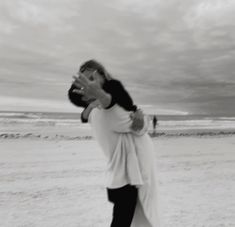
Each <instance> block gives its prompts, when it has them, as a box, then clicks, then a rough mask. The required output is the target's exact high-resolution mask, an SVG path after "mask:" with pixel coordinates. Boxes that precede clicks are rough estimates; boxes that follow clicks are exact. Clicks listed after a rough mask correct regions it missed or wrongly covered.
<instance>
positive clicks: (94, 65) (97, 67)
mask: <svg viewBox="0 0 235 227" xmlns="http://www.w3.org/2000/svg"><path fill="white" fill-rule="evenodd" d="M79 72H80V73H82V74H84V75H85V76H86V77H88V78H89V79H91V80H92V79H93V76H94V72H96V73H95V75H96V76H98V79H99V80H100V82H101V84H104V83H105V82H106V81H108V80H111V79H112V78H111V76H110V74H109V73H108V72H107V71H106V69H105V68H104V66H103V65H102V64H101V63H99V62H97V61H96V60H93V59H92V60H89V61H86V62H84V63H83V64H82V65H81V66H80V69H79Z"/></svg>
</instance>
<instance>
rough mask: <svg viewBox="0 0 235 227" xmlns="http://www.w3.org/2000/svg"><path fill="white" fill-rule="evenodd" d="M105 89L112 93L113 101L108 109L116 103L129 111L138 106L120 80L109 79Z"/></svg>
mask: <svg viewBox="0 0 235 227" xmlns="http://www.w3.org/2000/svg"><path fill="white" fill-rule="evenodd" d="M103 89H104V91H106V92H107V93H109V94H110V95H111V98H112V99H111V103H110V105H109V106H108V107H106V109H109V108H111V107H112V106H114V105H115V104H118V105H119V106H121V107H122V108H123V109H125V110H127V111H136V110H137V106H136V105H134V104H133V100H132V98H131V96H130V95H129V93H128V92H127V90H126V89H125V88H124V86H123V85H122V83H121V82H120V81H118V80H110V81H108V82H107V83H106V84H105V85H104V87H103Z"/></svg>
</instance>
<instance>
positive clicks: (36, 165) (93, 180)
mask: <svg viewBox="0 0 235 227" xmlns="http://www.w3.org/2000/svg"><path fill="white" fill-rule="evenodd" d="M45 131H47V132H48V130H45ZM38 138H39V137H37V138H32V137H30V136H29V137H27V136H26V138H21V137H20V136H19V137H18V139H16V138H13V139H12V138H11V139H9V137H8V139H6V138H3V137H2V138H1V139H0V226H2V227H34V226H37V227H41V226H46V227H55V226H57V227H64V226H68V227H75V226H76V227H101V226H102V227H105V226H109V223H110V220H111V215H112V214H111V212H112V206H111V204H110V203H108V202H107V198H106V190H105V187H104V182H105V175H104V171H105V160H104V157H103V154H102V151H101V150H100V148H99V147H98V145H97V143H96V141H95V140H93V139H90V138H89V139H87V140H84V139H69V140H66V139H61V138H57V139H55V138H54V139H45V138H42V137H40V138H41V139H38ZM153 142H154V145H155V152H156V166H157V170H158V176H159V196H160V198H161V204H162V223H163V227H222V226H223V227H229V226H231V227H234V226H235V215H234V214H235V193H234V192H235V136H234V135H227V136H225V135H216V136H197V137H195V136H186V137H185V136H178V137H155V138H153Z"/></svg>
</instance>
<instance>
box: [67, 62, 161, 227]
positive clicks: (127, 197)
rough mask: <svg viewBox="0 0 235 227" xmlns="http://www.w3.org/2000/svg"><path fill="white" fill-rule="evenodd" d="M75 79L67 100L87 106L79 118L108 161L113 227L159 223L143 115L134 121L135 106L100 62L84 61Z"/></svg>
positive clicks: (151, 155) (146, 226)
mask: <svg viewBox="0 0 235 227" xmlns="http://www.w3.org/2000/svg"><path fill="white" fill-rule="evenodd" d="M74 79H75V81H74V83H73V86H72V87H73V88H71V89H70V91H69V98H70V100H71V101H72V102H73V103H74V104H76V105H77V104H78V102H80V104H83V106H84V107H85V109H84V111H83V113H82V120H83V121H84V122H86V121H89V122H90V124H91V126H92V128H93V130H94V133H95V136H96V139H97V140H98V142H99V143H100V145H101V147H102V150H103V151H104V154H105V156H106V159H107V163H108V165H107V166H108V168H107V185H106V186H107V191H108V198H109V200H110V201H111V202H112V203H114V208H113V220H112V223H111V227H130V226H142V227H143V226H144V227H148V226H151V227H158V226H159V225H158V223H157V221H158V218H157V215H158V209H157V198H156V195H157V194H156V180H155V169H154V161H153V160H154V154H153V147H152V143H151V140H150V138H149V137H148V135H147V133H145V132H146V131H147V124H146V122H147V121H146V118H145V121H144V120H143V115H142V113H141V112H137V113H136V114H135V115H136V116H137V117H136V116H135V115H134V116H135V118H134V119H135V120H136V119H137V121H135V120H134V121H133V112H135V111H136V110H137V107H136V106H135V105H134V104H133V101H132V99H131V97H130V96H129V94H128V92H127V91H126V90H125V89H124V87H123V86H122V84H121V83H120V82H119V81H117V80H114V79H112V78H111V77H110V75H109V74H108V72H107V71H106V70H105V69H104V67H103V66H102V65H101V64H99V63H98V62H96V61H94V60H91V61H88V62H86V63H84V64H83V65H82V66H81V67H80V71H79V78H77V77H75V78H74ZM74 94H76V95H78V96H77V99H76V101H75V100H74V99H75V95H74ZM78 100H80V101H78ZM75 102H77V103H75ZM83 102H84V103H83ZM130 116H132V117H130ZM133 122H138V123H137V124H133ZM131 223H132V224H131Z"/></svg>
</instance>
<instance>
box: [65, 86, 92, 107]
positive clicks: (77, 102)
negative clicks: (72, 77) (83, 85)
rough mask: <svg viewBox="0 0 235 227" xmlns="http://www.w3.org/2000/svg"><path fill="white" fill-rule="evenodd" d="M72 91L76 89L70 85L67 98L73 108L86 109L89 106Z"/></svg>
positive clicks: (80, 96)
mask: <svg viewBox="0 0 235 227" xmlns="http://www.w3.org/2000/svg"><path fill="white" fill-rule="evenodd" d="M74 89H77V88H76V86H75V85H73V84H72V86H71V87H70V89H69V91H68V98H69V100H70V102H71V103H73V104H74V105H75V106H78V107H84V108H86V107H87V106H88V105H89V104H88V103H87V102H86V101H84V100H82V97H83V96H82V95H79V94H77V93H75V92H73V90H74Z"/></svg>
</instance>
